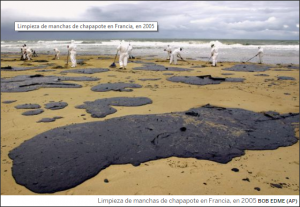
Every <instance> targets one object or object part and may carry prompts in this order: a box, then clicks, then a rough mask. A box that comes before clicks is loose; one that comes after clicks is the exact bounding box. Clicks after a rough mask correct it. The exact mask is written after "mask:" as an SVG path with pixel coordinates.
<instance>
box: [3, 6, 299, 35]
mask: <svg viewBox="0 0 300 207" xmlns="http://www.w3.org/2000/svg"><path fill="white" fill-rule="evenodd" d="M15 21H157V22H158V25H159V32H15V31H14V22H15ZM120 38H122V39H126V38H127V39H128V38H129V39H130V38H147V39H149V38H150V39H152V38H179V39H182V38H184V39H216V38H217V39H278V40H299V2H298V1H290V2H289V1H259V2H257V1H249V2H244V1H232V2H225V1H222V2H220V1H216V2H213V1H184V2H183V1H182V2H181V1H153V2H151V1H119V2H117V1H113V2H108V1H107V2H106V1H101V2H99V1H91V2H86V1H84V2H83V1H82V2H78V1H74V2H70V1H68V2H63V1H53V2H45V1H34V2H28V1H22V2H16V1H13V2H9V1H5V2H3V1H1V40H46V39H50V40H53V39H55V40H59V39H120Z"/></svg>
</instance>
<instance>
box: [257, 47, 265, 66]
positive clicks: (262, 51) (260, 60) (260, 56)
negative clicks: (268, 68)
mask: <svg viewBox="0 0 300 207" xmlns="http://www.w3.org/2000/svg"><path fill="white" fill-rule="evenodd" d="M257 55H258V58H259V62H258V63H259V64H262V58H263V56H264V49H263V48H261V47H258V53H257Z"/></svg>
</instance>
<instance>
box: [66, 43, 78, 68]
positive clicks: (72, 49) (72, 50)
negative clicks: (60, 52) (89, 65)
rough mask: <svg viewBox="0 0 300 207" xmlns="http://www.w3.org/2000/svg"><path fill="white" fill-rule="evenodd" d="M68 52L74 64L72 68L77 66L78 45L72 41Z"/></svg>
mask: <svg viewBox="0 0 300 207" xmlns="http://www.w3.org/2000/svg"><path fill="white" fill-rule="evenodd" d="M68 50H69V52H70V60H71V62H72V66H71V67H72V68H74V67H76V66H77V62H76V45H75V41H74V40H71V44H70V45H69V46H68Z"/></svg>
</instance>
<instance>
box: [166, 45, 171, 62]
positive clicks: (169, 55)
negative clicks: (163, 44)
mask: <svg viewBox="0 0 300 207" xmlns="http://www.w3.org/2000/svg"><path fill="white" fill-rule="evenodd" d="M166 51H167V53H168V59H167V60H169V59H170V57H171V54H172V48H171V47H170V45H168V46H167V49H166Z"/></svg>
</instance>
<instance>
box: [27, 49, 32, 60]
mask: <svg viewBox="0 0 300 207" xmlns="http://www.w3.org/2000/svg"><path fill="white" fill-rule="evenodd" d="M26 56H27V60H31V59H32V49H30V48H27V49H26Z"/></svg>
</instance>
